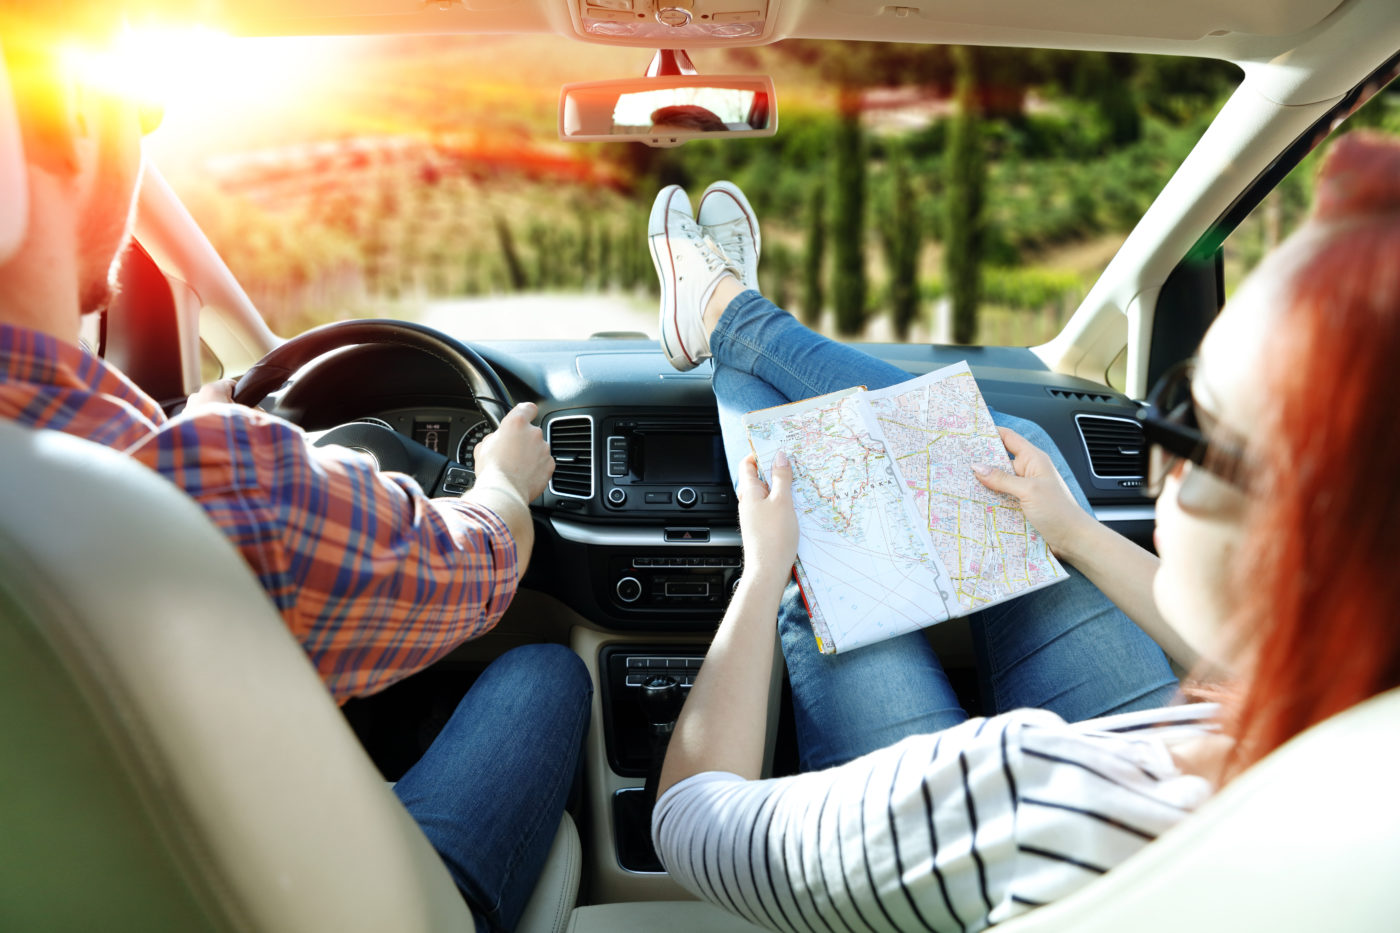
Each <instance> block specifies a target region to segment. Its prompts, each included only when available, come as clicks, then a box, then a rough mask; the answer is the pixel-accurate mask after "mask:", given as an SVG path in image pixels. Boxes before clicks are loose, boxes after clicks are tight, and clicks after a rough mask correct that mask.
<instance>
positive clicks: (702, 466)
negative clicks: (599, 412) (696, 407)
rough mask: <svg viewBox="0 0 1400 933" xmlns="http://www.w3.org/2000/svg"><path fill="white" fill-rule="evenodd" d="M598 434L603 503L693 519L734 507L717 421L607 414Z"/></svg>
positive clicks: (637, 513) (626, 510) (621, 510)
mask: <svg viewBox="0 0 1400 933" xmlns="http://www.w3.org/2000/svg"><path fill="white" fill-rule="evenodd" d="M602 435H603V444H604V450H605V452H606V460H605V461H604V462H603V463H602V464H601V467H602V469H601V470H599V473H600V474H601V477H602V483H601V488H602V493H603V502H604V504H605V505H606V506H607V508H608V509H609V510H610V511H612V512H615V513H621V514H625V515H629V516H637V517H642V516H648V515H670V514H674V513H677V512H680V513H685V514H688V515H695V516H697V517H703V516H716V515H726V514H730V513H732V512H733V511H734V505H735V501H734V489H733V487H732V486H731V485H730V483H729V471H728V469H726V467H725V463H724V445H723V443H722V441H721V440H720V433H719V424H718V423H717V422H715V421H710V420H702V419H696V418H681V417H661V416H654V417H633V416H622V417H607V418H604V419H603V423H602Z"/></svg>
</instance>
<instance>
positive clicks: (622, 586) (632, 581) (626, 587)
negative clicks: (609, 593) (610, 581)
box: [617, 577, 642, 603]
mask: <svg viewBox="0 0 1400 933" xmlns="http://www.w3.org/2000/svg"><path fill="white" fill-rule="evenodd" d="M617 598H618V599H620V600H622V601H623V602H624V603H635V602H636V601H637V600H639V599H641V598H642V584H641V583H640V582H639V581H638V580H637V578H636V577H623V578H622V579H621V580H618V581H617Z"/></svg>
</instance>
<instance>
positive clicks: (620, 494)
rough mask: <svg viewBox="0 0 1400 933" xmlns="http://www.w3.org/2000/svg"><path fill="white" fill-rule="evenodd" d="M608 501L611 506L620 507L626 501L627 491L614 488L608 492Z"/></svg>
mask: <svg viewBox="0 0 1400 933" xmlns="http://www.w3.org/2000/svg"><path fill="white" fill-rule="evenodd" d="M608 501H609V502H611V503H612V504H613V505H622V503H624V502H626V501H627V490H625V489H621V488H619V487H617V486H614V487H613V488H612V489H609V490H608Z"/></svg>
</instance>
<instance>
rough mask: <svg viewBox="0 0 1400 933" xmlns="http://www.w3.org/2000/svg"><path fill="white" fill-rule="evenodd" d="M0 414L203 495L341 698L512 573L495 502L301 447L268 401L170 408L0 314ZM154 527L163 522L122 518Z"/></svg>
mask: <svg viewBox="0 0 1400 933" xmlns="http://www.w3.org/2000/svg"><path fill="white" fill-rule="evenodd" d="M0 417H3V418H8V419H11V420H13V421H17V422H19V423H21V424H26V425H30V426H32V427H36V428H49V429H52V430H57V431H63V432H65V433H68V434H74V435H77V436H78V437H83V438H86V439H88V440H90V441H95V442H97V443H99V444H102V445H104V446H106V447H113V448H116V449H117V450H121V451H124V452H126V453H127V454H129V455H130V456H131V457H132V458H134V459H136V460H138V461H140V462H141V463H144V464H145V465H146V466H148V467H150V468H151V469H153V470H155V471H156V472H158V473H160V474H161V475H162V476H164V477H166V478H167V479H169V480H170V481H171V482H173V483H174V484H175V485H177V486H179V487H180V488H181V489H183V490H184V491H185V492H186V493H188V494H189V495H190V496H191V497H192V498H193V499H194V500H195V501H196V502H198V503H199V504H200V505H201V506H203V508H204V510H205V512H206V513H208V515H209V517H210V518H212V519H213V520H214V523H215V524H217V525H218V526H219V528H220V529H222V530H223V532H224V534H225V535H227V536H228V538H229V540H230V541H232V542H233V544H234V546H235V547H237V548H238V550H239V551H240V552H241V553H242V555H243V558H244V559H245V560H246V561H247V562H248V565H249V566H250V567H251V568H252V569H253V572H254V573H255V574H256V575H257V578H258V580H259V582H261V583H262V585H263V588H264V589H265V590H266V591H267V594H268V596H270V597H271V598H272V601H273V603H274V604H275V605H276V607H277V610H278V611H279V612H280V613H281V614H282V618H283V619H284V620H285V622H286V624H287V627H288V628H289V629H290V630H291V632H292V634H293V635H294V636H296V638H297V640H298V641H300V642H301V645H302V647H303V648H305V650H306V652H307V654H308V655H309V656H310V658H311V660H312V662H313V663H314V664H315V666H316V669H317V671H318V672H319V673H320V675H321V677H322V679H323V680H324V681H325V683H326V685H327V686H328V687H329V688H330V690H331V693H332V694H333V695H334V696H335V697H336V699H337V701H338V702H344V701H345V700H347V699H349V698H350V697H352V696H359V695H364V694H369V693H373V692H375V691H377V690H381V689H383V688H384V687H386V686H388V685H389V684H391V683H393V682H394V681H396V680H399V679H401V678H403V677H406V676H408V675H409V674H411V673H413V672H414V671H417V670H420V669H422V668H424V667H426V666H428V665H429V664H431V663H432V662H433V661H435V660H437V659H438V658H440V657H442V656H443V655H444V654H446V653H447V652H448V651H450V650H451V649H452V648H453V647H455V646H456V645H458V644H460V643H461V642H463V641H465V640H466V639H469V638H472V637H474V636H476V635H480V634H481V633H483V632H485V631H487V630H488V629H490V628H491V627H492V626H494V625H495V624H496V623H497V622H498V621H499V620H500V618H501V615H502V614H503V613H504V612H505V609H506V606H507V605H508V604H509V603H510V600H511V597H512V596H514V594H515V589H516V586H517V584H518V583H519V576H520V570H519V564H518V562H517V555H516V548H515V541H514V540H513V538H512V537H511V534H510V530H509V529H508V528H507V527H506V525H505V523H504V522H503V521H502V520H501V519H500V517H499V516H497V515H496V514H495V513H494V512H492V511H491V510H489V509H487V508H484V507H482V506H479V505H473V504H471V503H468V502H463V501H459V500H455V499H429V498H427V497H426V496H425V495H424V494H423V491H422V490H421V489H420V488H419V487H418V484H417V483H415V482H414V481H413V480H412V479H410V478H409V477H407V476H403V475H401V474H396V473H381V472H379V471H378V470H377V469H375V467H374V465H373V463H372V462H371V461H370V460H369V459H368V458H366V457H364V456H363V455H360V454H355V453H352V452H351V451H349V450H346V449H344V448H338V447H324V448H322V447H312V446H311V445H310V444H309V443H308V441H307V439H306V436H305V435H304V434H303V433H302V431H301V430H300V429H299V428H297V427H295V426H293V425H291V424H288V423H287V422H285V421H282V420H280V419H278V418H274V417H273V416H271V415H269V414H267V413H266V412H263V411H260V410H257V409H252V408H244V407H242V406H234V405H217V406H211V407H210V408H208V409H204V410H201V411H199V412H197V413H193V414H189V415H181V416H178V417H175V418H167V417H166V416H165V415H164V414H163V413H162V412H161V410H160V407H159V406H158V405H157V404H156V403H155V402H154V401H153V400H152V399H151V398H150V397H149V396H147V395H146V394H145V393H143V392H142V391H141V390H140V389H138V388H137V387H136V386H135V385H134V384H132V383H131V382H129V381H128V380H127V379H126V378H125V377H123V376H122V375H121V374H120V373H118V372H117V371H116V370H114V369H112V368H110V367H108V366H107V365H106V364H104V363H103V362H102V361H101V360H100V359H98V358H97V357H95V356H93V355H92V354H90V353H88V352H86V351H85V350H82V349H80V348H78V347H75V346H72V345H69V344H66V343H63V342H61V341H59V340H56V339H54V338H52V337H50V336H47V335H44V334H40V333H37V332H35V331H32V330H28V329H24V328H19V327H13V326H8V325H0ZM132 531H133V537H134V539H135V540H134V542H133V543H135V544H137V545H138V546H139V535H140V534H143V533H144V534H159V529H133V530H132Z"/></svg>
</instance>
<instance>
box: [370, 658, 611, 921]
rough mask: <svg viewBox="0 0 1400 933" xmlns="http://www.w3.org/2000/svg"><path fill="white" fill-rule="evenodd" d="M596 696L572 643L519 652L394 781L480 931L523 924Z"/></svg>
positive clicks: (480, 685)
mask: <svg viewBox="0 0 1400 933" xmlns="http://www.w3.org/2000/svg"><path fill="white" fill-rule="evenodd" d="M592 697H593V684H592V681H591V680H590V679H589V676H588V670H587V668H585V667H584V664H583V662H582V661H581V660H579V658H578V656H577V655H575V654H574V653H573V652H572V651H570V650H569V649H568V648H565V647H563V646H561V645H525V646H523V647H519V648H515V649H512V650H511V651H508V652H507V653H505V654H504V655H502V656H501V657H500V658H498V659H496V660H495V661H494V662H492V664H491V665H490V666H489V667H488V668H487V669H486V671H485V672H484V673H483V674H482V675H481V677H479V678H478V679H477V681H476V683H474V684H472V687H471V689H470V690H469V691H468V692H467V695H466V696H464V697H463V698H462V702H461V703H459V704H458V705H457V709H456V711H455V712H453V714H452V718H451V719H449V720H448V722H447V725H446V726H445V727H443V730H442V732H441V733H440V734H439V735H438V737H437V739H436V740H435V741H434V742H433V744H432V746H431V747H430V748H429V749H428V751H427V752H426V753H424V755H423V757H422V758H421V759H420V760H419V761H418V763H417V764H415V765H414V766H413V767H412V768H410V769H409V770H408V773H406V774H405V775H404V776H403V777H402V778H401V779H400V780H399V782H398V783H397V784H396V785H394V792H395V793H396V794H398V796H399V799H400V800H402V801H403V804H404V806H405V807H407V808H408V812H409V813H411V814H412V815H413V818H414V819H415V820H416V821H417V822H418V825H419V826H420V827H421V828H422V830H423V832H424V833H425V834H426V835H427V837H428V839H429V841H430V842H432V844H433V848H435V849H436V850H437V852H438V854H439V855H441V856H442V860H443V862H445V863H446V865H447V870H448V871H449V872H450V873H451V875H452V879H453V880H454V881H456V882H457V887H458V888H460V889H461V891H462V894H463V896H464V897H465V898H466V900H467V903H468V904H470V905H471V908H472V913H473V914H474V915H475V918H476V926H477V929H478V930H480V931H483V933H485V931H488V930H513V929H515V926H516V924H518V923H519V922H520V915H521V914H522V913H523V912H524V910H525V905H526V903H527V902H528V901H529V899H530V894H531V892H533V891H534V888H535V883H536V882H537V881H538V880H539V877H540V872H541V871H542V870H543V869H544V863H545V859H546V858H547V857H548V855H549V848H550V845H551V844H552V843H553V842H554V835H555V833H556V832H557V831H558V829H559V821H560V819H562V817H563V814H564V804H565V801H566V800H567V798H568V794H569V788H570V785H571V784H572V783H573V780H574V774H575V772H576V770H577V766H578V762H579V756H580V753H581V752H582V750H583V739H584V735H585V734H586V733H587V731H588V712H589V705H590V703H591V701H592Z"/></svg>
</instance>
